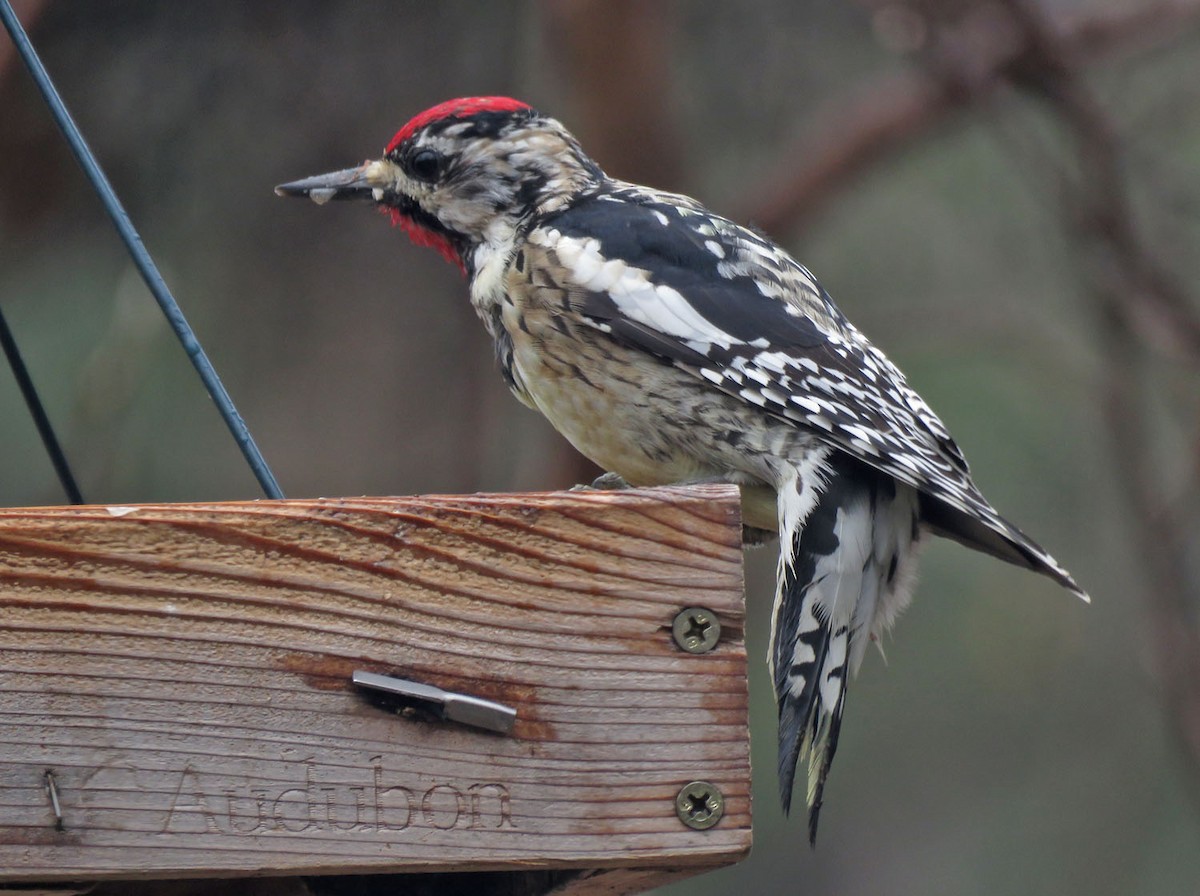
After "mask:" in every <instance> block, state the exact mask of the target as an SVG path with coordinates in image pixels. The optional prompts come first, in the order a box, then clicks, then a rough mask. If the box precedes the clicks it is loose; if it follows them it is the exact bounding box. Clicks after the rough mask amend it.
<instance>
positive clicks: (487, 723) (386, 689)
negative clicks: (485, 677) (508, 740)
mask: <svg viewBox="0 0 1200 896" xmlns="http://www.w3.org/2000/svg"><path fill="white" fill-rule="evenodd" d="M350 680H351V681H353V682H354V683H355V684H356V685H358V686H359V687H360V688H366V689H368V690H371V691H379V692H381V693H384V694H390V695H392V696H395V697H399V698H400V699H401V700H402V701H408V702H415V703H417V704H419V705H420V707H421V708H423V709H429V710H431V711H432V712H433V713H434V714H435V715H437V716H438V717H439V718H442V719H445V720H447V721H449V722H458V723H459V724H460V725H470V726H471V727H472V728H482V729H484V730H485V731H495V732H496V733H497V734H509V733H511V732H512V729H513V723H514V722H515V721H516V719H517V711H516V710H515V709H513V708H512V707H511V706H505V705H504V704H503V703H496V702H495V701H494V700H484V699H483V698H482V697H472V696H471V695H470V694H455V693H452V692H450V691H444V690H442V689H441V688H439V687H434V686H433V685H431V684H422V683H421V682H419V681H409V680H408V679H405V678H393V677H392V676H390V675H379V674H377V673H375V672H364V671H363V670H361V669H356V670H355V671H354V674H353V675H352V676H351V679H350Z"/></svg>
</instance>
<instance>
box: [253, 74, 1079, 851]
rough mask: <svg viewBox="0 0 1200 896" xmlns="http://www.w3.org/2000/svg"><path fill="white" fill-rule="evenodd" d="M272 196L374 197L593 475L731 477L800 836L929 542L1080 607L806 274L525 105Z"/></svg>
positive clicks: (493, 100) (454, 105)
mask: <svg viewBox="0 0 1200 896" xmlns="http://www.w3.org/2000/svg"><path fill="white" fill-rule="evenodd" d="M276 192H277V193H278V194H279V195H283V196H307V197H309V198H311V199H313V200H314V201H316V202H317V203H319V204H324V203H325V202H327V201H329V200H333V199H339V200H340V199H363V200H366V201H369V202H371V203H373V204H374V205H375V206H376V207H377V208H378V209H379V210H380V211H381V212H383V213H384V214H386V215H387V216H388V217H390V218H391V220H392V222H393V223H394V224H395V225H397V226H398V227H400V228H401V229H403V230H404V231H405V232H406V233H407V234H408V236H409V237H411V238H412V240H413V242H415V243H417V244H418V245H421V246H429V247H431V248H433V249H436V250H437V251H438V252H439V253H441V255H442V256H444V257H445V258H446V259H447V260H448V261H450V262H451V263H453V264H455V265H457V266H458V267H459V268H461V270H462V271H463V273H464V274H465V275H466V277H467V279H468V283H469V292H470V300H471V304H472V305H473V306H474V308H475V310H476V312H478V314H479V317H480V318H481V319H482V321H483V324H484V326H485V327H486V328H487V331H488V333H490V334H491V336H492V338H493V340H494V342H495V349H496V357H497V360H498V362H499V367H500V370H501V371H502V373H503V375H504V378H505V380H506V381H507V383H508V385H509V387H510V388H511V390H512V391H513V393H514V394H515V395H516V397H517V398H518V399H519V400H520V401H522V402H523V403H524V404H526V405H528V406H529V407H531V408H533V409H535V410H538V411H540V412H541V413H542V414H544V415H545V416H546V417H547V418H548V419H549V420H550V422H551V423H552V424H553V425H554V427H555V428H556V429H557V430H558V431H559V432H560V433H561V434H562V435H564V436H565V437H566V438H567V439H568V440H569V441H570V442H571V444H572V445H574V446H575V447H576V448H577V449H579V451H580V452H582V453H583V454H584V455H586V456H587V457H589V458H590V459H591V460H593V461H595V462H596V463H597V464H599V465H600V466H601V467H602V468H604V469H606V470H609V471H611V472H613V473H614V474H617V475H618V476H620V477H621V478H622V479H623V480H625V481H626V482H628V483H630V484H632V485H642V486H648V485H662V484H671V483H686V482H711V481H723V482H729V483H734V484H736V485H738V486H739V487H740V488H741V493H742V504H743V520H744V522H745V524H746V525H747V526H748V527H749V528H750V530H751V531H755V530H758V531H766V532H770V533H775V534H777V535H778V537H779V544H780V552H779V566H778V581H777V584H776V590H775V598H774V604H773V609H772V627H771V639H770V645H769V649H768V663H769V665H770V670H771V679H772V682H773V684H774V689H775V696H776V699H777V703H778V710H779V788H780V798H781V801H782V804H783V808H784V811H785V812H786V811H788V810H789V809H790V806H791V799H792V788H793V779H794V777H795V774H796V769H797V765H798V764H799V763H800V762H801V761H802V760H803V762H804V764H805V765H806V766H807V770H806V776H807V787H806V797H807V803H808V810H809V820H808V829H809V839H810V841H815V838H816V831H817V820H818V816H819V813H820V809H821V803H822V796H823V792H824V788H825V782H826V777H827V775H828V773H829V767H830V763H831V762H832V760H833V756H834V753H835V751H836V749H837V743H838V733H839V730H840V727H841V719H842V710H843V708H844V706H845V701H846V688H847V680H848V678H849V675H850V673H851V672H853V671H856V670H857V668H858V666H859V664H860V663H861V661H862V658H863V654H864V652H865V649H866V645H867V643H868V642H869V641H876V640H878V639H879V638H880V636H881V635H882V634H883V632H884V631H885V630H887V629H888V628H889V627H890V626H891V625H892V624H893V622H894V621H895V620H896V617H897V616H898V614H899V613H900V612H901V611H902V610H903V609H904V608H905V607H906V606H907V604H908V603H909V600H910V597H911V595H912V590H913V584H914V576H915V573H916V565H917V554H918V549H919V547H920V545H921V544H922V543H923V542H924V541H925V540H926V538H927V536H928V535H931V534H932V535H940V536H945V537H948V538H952V539H955V540H956V541H959V542H961V543H963V544H965V545H967V546H968V547H971V548H974V549H976V550H979V551H983V552H985V553H988V554H991V555H993V556H995V557H998V558H1000V559H1001V560H1006V561H1008V562H1009V563H1013V564H1016V565H1018V566H1022V567H1025V568H1027V569H1031V570H1033V571H1035V572H1039V573H1042V574H1044V575H1046V576H1049V577H1050V578H1051V579H1053V580H1055V581H1056V582H1058V583H1059V584H1061V585H1063V586H1065V587H1066V588H1067V589H1069V590H1070V591H1072V592H1074V593H1075V594H1077V595H1078V596H1079V597H1081V598H1083V599H1084V600H1087V599H1088V598H1087V595H1086V594H1085V593H1084V592H1083V591H1082V590H1081V589H1080V588H1079V586H1078V585H1076V584H1075V581H1074V580H1073V579H1072V578H1071V576H1070V574H1069V573H1068V572H1067V571H1066V570H1065V569H1063V568H1062V567H1061V566H1060V565H1059V564H1058V563H1057V562H1056V561H1055V560H1054V558H1053V557H1051V556H1050V555H1049V554H1048V553H1046V551H1044V550H1043V549H1042V548H1041V547H1039V546H1038V545H1037V544H1036V543H1034V542H1033V541H1032V540H1031V539H1030V538H1028V537H1027V536H1025V535H1024V534H1023V533H1021V532H1020V531H1019V530H1018V529H1017V528H1016V527H1015V526H1013V525H1012V524H1011V523H1009V522H1008V521H1006V520H1005V519H1004V518H1002V517H1001V516H1000V515H999V514H998V513H997V512H996V511H995V510H994V509H993V508H992V506H991V504H989V503H988V501H987V499H986V498H984V496H983V495H982V494H981V493H980V491H979V489H978V488H977V487H976V486H975V484H974V482H973V481H972V479H971V475H970V473H969V471H968V468H967V462H966V460H965V459H964V458H963V455H962V452H961V451H960V450H959V448H958V446H957V445H956V444H955V442H954V440H953V439H952V438H951V436H950V434H949V432H948V431H947V430H946V427H945V426H944V425H943V424H942V421H941V420H939V419H938V417H937V415H936V414H934V412H933V411H932V410H930V408H929V406H928V405H927V404H926V403H925V402H924V401H923V400H922V399H921V398H920V396H918V395H917V393H916V392H914V391H913V390H912V388H910V387H909V385H908V383H907V382H906V381H905V378H904V375H903V374H902V373H901V372H900V371H899V370H898V369H897V368H896V367H895V365H893V364H892V363H891V362H890V361H889V360H888V359H887V358H886V357H885V356H884V354H883V353H882V352H881V351H879V349H877V348H875V346H873V345H872V344H871V343H870V342H868V341H867V339H866V337H864V336H863V335H862V334H861V333H860V332H859V331H858V330H857V329H856V328H855V327H854V325H853V324H851V323H850V322H849V321H848V320H847V319H846V317H845V316H844V315H843V314H842V312H841V311H840V310H839V309H838V308H837V306H836V305H834V303H833V300H832V299H831V298H830V296H829V294H828V293H827V292H826V291H825V290H824V288H823V287H822V286H821V285H820V284H819V283H818V282H817V280H816V278H815V277H814V276H813V275H812V274H811V273H810V272H809V271H808V269H807V268H805V267H804V266H803V265H801V264H799V263H798V262H797V261H795V260H794V259H793V258H792V257H791V256H790V255H789V254H788V253H787V252H785V251H784V250H783V249H781V248H780V247H779V246H778V245H776V244H775V243H774V242H772V241H771V240H769V239H767V238H766V237H764V236H763V235H761V234H759V233H757V232H755V231H754V230H751V229H748V228H746V227H743V226H740V225H738V224H735V223H734V222H732V221H730V220H728V219H727V218H723V217H721V216H720V215H717V214H714V213H713V212H711V211H709V210H708V209H707V208H705V207H704V206H703V205H701V204H700V203H699V202H697V201H696V200H694V199H691V198H689V197H687V196H681V195H677V194H673V193H665V192H661V191H659V190H654V189H650V188H648V187H643V186H637V185H635V184H631V183H625V182H622V181H619V180H615V179H613V178H611V177H608V176H607V175H606V174H605V173H604V172H603V171H602V170H601V169H600V167H599V166H598V165H597V164H596V163H595V162H594V161H592V160H591V159H590V158H589V157H588V156H587V155H586V154H585V153H584V151H583V149H582V148H581V147H580V145H579V142H578V141H577V140H576V139H575V138H574V137H573V136H572V135H571V134H570V133H569V132H568V131H567V130H566V128H564V127H563V125H562V124H560V123H559V122H558V121H556V120H555V119H553V118H550V117H548V116H545V115H542V114H541V113H539V112H537V111H536V110H534V109H533V108H531V107H530V106H528V105H526V104H525V103H523V102H520V101H518V100H514V99H510V98H508V97H468V98H462V99H455V100H450V101H448V102H444V103H441V104H440V105H437V106H434V107H433V108H431V109H428V110H426V111H425V112H422V113H421V114H419V115H417V116H416V117H414V118H413V119H412V120H411V121H409V122H408V123H407V124H405V125H404V126H403V127H402V128H401V129H400V130H399V131H398V132H397V133H396V135H395V136H394V137H393V138H392V140H391V142H390V143H388V145H387V148H386V149H385V150H384V153H383V156H382V158H379V159H376V160H370V161H367V162H364V163H363V164H362V165H360V166H358V167H355V168H349V169H345V170H343V171H337V172H334V173H331V174H324V175H319V176H317V177H311V178H307V179H304V180H299V181H295V182H293V183H287V184H283V185H281V186H279V187H276Z"/></svg>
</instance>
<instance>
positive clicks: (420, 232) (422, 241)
mask: <svg viewBox="0 0 1200 896" xmlns="http://www.w3.org/2000/svg"><path fill="white" fill-rule="evenodd" d="M378 208H379V211H381V212H383V213H384V214H385V215H387V216H388V217H389V218H391V219H392V226H394V227H399V228H400V229H401V230H403V231H404V232H405V233H407V234H408V238H409V239H410V240H412V241H413V242H414V243H415V244H416V245H418V246H428V247H429V248H431V249H437V251H438V254H439V255H441V256H442V258H444V259H446V261H448V262H450V263H451V264H452V265H454V266H455V267H456V268H458V269H459V270H460V271H462V272H463V274H466V273H467V267H466V265H464V264H463V260H462V258H461V257H460V256H459V254H458V250H457V249H455V248H454V243H452V242H450V240H449V238H447V237H446V236H444V235H442V234H440V233H434V232H433V231H432V230H428V229H427V228H424V227H422V226H421V225H420V224H418V223H417V222H416V221H414V220H413V219H412V218H410V217H408V215H406V214H404V212H402V211H400V209H398V208H389V207H388V206H384V205H381V206H379V207H378Z"/></svg>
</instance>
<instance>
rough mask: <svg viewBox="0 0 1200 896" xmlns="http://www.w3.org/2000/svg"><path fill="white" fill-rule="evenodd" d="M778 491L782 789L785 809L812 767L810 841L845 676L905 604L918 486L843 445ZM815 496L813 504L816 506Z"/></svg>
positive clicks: (775, 633) (775, 666)
mask: <svg viewBox="0 0 1200 896" xmlns="http://www.w3.org/2000/svg"><path fill="white" fill-rule="evenodd" d="M813 461H814V462H813V463H812V464H808V465H806V467H807V470H808V471H809V473H808V475H804V474H803V471H802V470H797V475H796V476H795V478H794V480H793V481H791V482H789V483H788V487H787V488H785V489H782V490H781V491H780V499H779V517H780V563H779V577H778V586H777V588H778V590H777V592H776V597H775V612H774V618H773V622H772V635H771V656H770V661H771V671H772V677H773V680H774V685H775V695H776V698H777V699H778V704H779V794H780V799H781V801H782V803H783V808H784V811H785V812H786V811H789V810H790V807H791V799H792V786H793V779H794V777H795V773H796V766H797V764H798V763H799V761H800V760H801V758H803V759H804V760H805V762H806V764H807V790H806V797H807V803H808V807H809V816H808V833H809V840H810V841H814V840H815V839H816V835H817V820H818V816H819V814H820V810H821V799H822V793H823V790H824V787H825V779H826V776H827V775H828V774H829V766H830V763H832V761H833V756H834V753H835V752H836V750H837V742H838V731H839V728H840V727H841V719H842V708H843V707H844V705H845V701H846V685H847V679H848V678H849V676H850V673H851V672H854V671H856V670H857V668H858V665H859V663H860V662H861V661H862V657H863V654H864V652H865V649H866V644H867V642H868V640H872V639H876V638H878V637H879V636H880V635H881V634H882V632H883V630H884V629H885V628H887V627H888V626H889V625H890V624H891V623H892V622H893V621H894V619H895V617H896V616H897V614H898V613H899V612H900V611H901V610H903V609H904V607H905V606H906V605H907V603H908V600H909V597H910V595H911V591H912V584H913V583H912V580H913V574H914V569H915V559H916V547H917V540H918V537H919V528H918V513H919V504H918V498H917V493H916V491H915V490H914V489H912V488H910V487H909V486H906V485H903V484H900V483H897V482H896V481H895V480H894V479H892V478H891V477H890V476H887V475H886V474H883V473H879V472H877V471H875V470H872V469H870V468H869V467H866V466H865V465H864V464H862V463H860V462H858V461H856V460H854V459H853V458H850V457H848V456H846V455H844V454H842V453H841V452H822V453H821V454H820V455H819V456H818V457H816V458H813ZM814 498H815V505H814V503H813V501H814Z"/></svg>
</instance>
